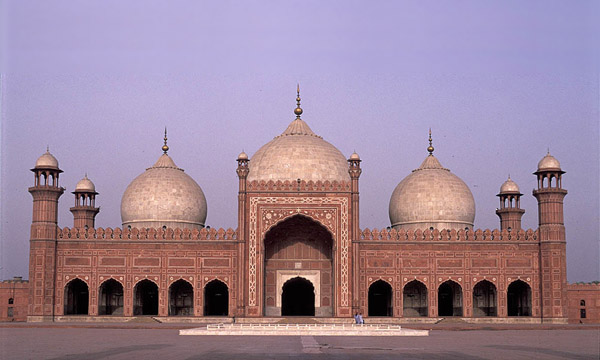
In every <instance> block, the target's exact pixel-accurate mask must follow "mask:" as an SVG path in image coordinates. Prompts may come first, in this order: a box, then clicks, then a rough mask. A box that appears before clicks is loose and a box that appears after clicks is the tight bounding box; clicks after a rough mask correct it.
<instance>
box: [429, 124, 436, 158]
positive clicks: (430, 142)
mask: <svg viewBox="0 0 600 360" xmlns="http://www.w3.org/2000/svg"><path fill="white" fill-rule="evenodd" d="M433 150H435V149H434V148H433V145H432V141H431V128H429V146H428V147H427V151H429V156H433Z"/></svg>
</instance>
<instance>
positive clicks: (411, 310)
mask: <svg viewBox="0 0 600 360" xmlns="http://www.w3.org/2000/svg"><path fill="white" fill-rule="evenodd" d="M402 293H403V295H402V302H403V309H402V310H403V311H402V313H403V316H404V317H417V316H427V310H428V306H427V287H426V286H425V284H423V283H422V282H420V281H417V280H413V281H411V282H409V283H408V284H406V285H404V290H403V291H402Z"/></svg>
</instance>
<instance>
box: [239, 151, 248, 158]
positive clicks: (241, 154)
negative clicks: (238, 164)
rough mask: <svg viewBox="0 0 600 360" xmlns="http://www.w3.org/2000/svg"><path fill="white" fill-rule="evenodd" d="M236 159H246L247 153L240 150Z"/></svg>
mask: <svg viewBox="0 0 600 360" xmlns="http://www.w3.org/2000/svg"><path fill="white" fill-rule="evenodd" d="M237 159H238V160H248V154H246V153H245V152H243V151H242V152H241V153H240V154H239V155H238V158H237Z"/></svg>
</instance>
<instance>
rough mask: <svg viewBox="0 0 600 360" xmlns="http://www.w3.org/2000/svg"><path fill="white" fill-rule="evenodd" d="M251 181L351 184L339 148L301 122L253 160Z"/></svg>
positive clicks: (267, 145)
mask: <svg viewBox="0 0 600 360" xmlns="http://www.w3.org/2000/svg"><path fill="white" fill-rule="evenodd" d="M249 169H250V173H249V174H248V181H252V180H265V181H268V180H273V181H277V180H281V181H284V180H290V181H296V180H297V179H301V180H306V181H309V180H312V181H318V180H321V181H325V180H329V181H333V180H337V181H350V175H349V174H348V163H347V161H346V158H345V157H344V155H343V154H342V153H341V152H340V151H339V150H338V149H337V148H335V146H333V145H331V144H330V143H328V142H327V141H325V140H323V138H322V137H320V136H318V135H316V134H315V133H314V132H313V131H312V130H311V129H310V127H309V126H308V125H307V124H306V123H305V122H304V121H303V120H302V119H300V118H297V119H295V120H294V121H292V122H291V123H290V125H289V126H288V128H287V129H286V130H285V131H284V132H283V133H282V134H281V135H279V136H277V137H276V138H274V139H273V140H271V141H270V142H268V143H267V144H265V145H264V146H263V147H261V148H260V149H259V150H258V151H257V152H256V153H255V154H254V156H252V158H251V159H250V163H249Z"/></svg>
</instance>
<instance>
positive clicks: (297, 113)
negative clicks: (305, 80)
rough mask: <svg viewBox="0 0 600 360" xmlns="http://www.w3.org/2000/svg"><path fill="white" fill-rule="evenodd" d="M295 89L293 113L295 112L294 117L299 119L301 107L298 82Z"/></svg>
mask: <svg viewBox="0 0 600 360" xmlns="http://www.w3.org/2000/svg"><path fill="white" fill-rule="evenodd" d="M296 91H297V93H298V96H297V97H296V108H295V109H294V114H296V119H300V115H302V108H301V107H300V84H298V88H297V90H296Z"/></svg>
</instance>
